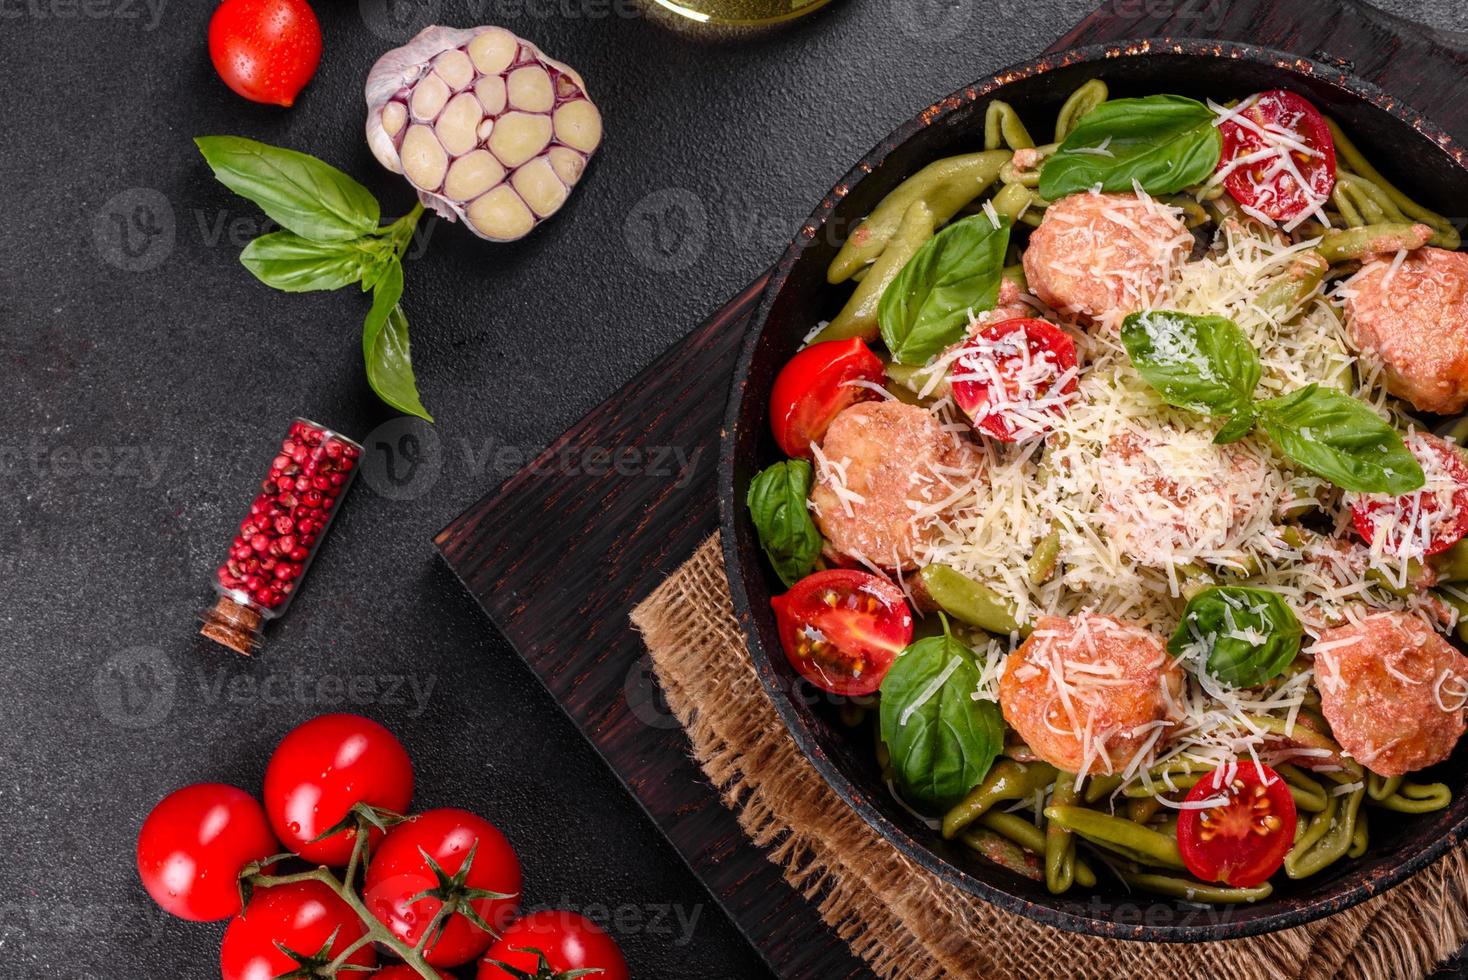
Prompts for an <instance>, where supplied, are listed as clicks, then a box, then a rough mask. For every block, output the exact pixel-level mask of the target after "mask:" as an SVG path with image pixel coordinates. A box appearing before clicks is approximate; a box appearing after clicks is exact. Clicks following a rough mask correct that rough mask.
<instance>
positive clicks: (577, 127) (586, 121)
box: [554, 99, 601, 153]
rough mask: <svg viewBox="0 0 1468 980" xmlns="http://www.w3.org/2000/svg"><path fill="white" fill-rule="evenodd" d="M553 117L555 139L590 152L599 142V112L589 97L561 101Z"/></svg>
mask: <svg viewBox="0 0 1468 980" xmlns="http://www.w3.org/2000/svg"><path fill="white" fill-rule="evenodd" d="M554 119H555V131H556V139H558V140H560V141H561V142H562V143H565V144H566V145H567V146H569V147H572V148H573V149H577V150H580V151H581V152H583V153H590V152H591V151H592V150H595V149H596V148H597V146H599V145H600V144H601V113H600V112H598V111H597V108H596V106H594V105H592V104H591V100H590V99H577V100H575V101H574V102H564V103H562V104H561V105H559V106H557V107H556V111H555V114H554Z"/></svg>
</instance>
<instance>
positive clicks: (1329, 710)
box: [1314, 612, 1468, 776]
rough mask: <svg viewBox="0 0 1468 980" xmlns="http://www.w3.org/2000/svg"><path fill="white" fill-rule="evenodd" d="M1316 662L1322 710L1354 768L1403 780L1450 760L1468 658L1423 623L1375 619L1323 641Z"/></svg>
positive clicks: (1394, 616) (1393, 616) (1467, 697)
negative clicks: (1407, 774) (1352, 760)
mask: <svg viewBox="0 0 1468 980" xmlns="http://www.w3.org/2000/svg"><path fill="white" fill-rule="evenodd" d="M1314 654H1315V686H1316V687H1318V688H1319V689H1320V710H1321V711H1322V712H1323V713H1324V714H1325V720H1326V721H1328V722H1330V727H1331V731H1332V732H1333V733H1334V735H1335V738H1336V741H1338V742H1340V743H1341V747H1342V748H1344V749H1345V750H1346V752H1347V753H1349V754H1350V755H1351V757H1352V758H1354V759H1355V760H1356V761H1357V762H1359V763H1361V764H1362V765H1363V766H1365V767H1366V768H1368V769H1370V770H1371V771H1372V772H1374V773H1378V774H1379V775H1382V776H1401V775H1404V774H1406V773H1409V772H1413V771H1414V770H1417V769H1421V768H1423V767H1425V766H1430V765H1432V764H1433V763H1436V762H1441V761H1442V760H1444V759H1446V758H1447V757H1448V756H1449V755H1451V754H1452V751H1453V746H1454V745H1456V744H1457V742H1458V737H1459V736H1460V735H1462V734H1463V706H1464V702H1465V701H1468V658H1465V657H1464V656H1463V655H1462V654H1461V653H1459V652H1458V651H1457V650H1455V649H1454V648H1453V647H1452V646H1451V645H1450V644H1449V643H1448V642H1447V641H1446V640H1444V639H1443V638H1442V637H1441V636H1439V635H1438V634H1437V632H1436V631H1434V630H1433V629H1432V627H1430V626H1428V625H1427V624H1426V623H1424V622H1423V621H1422V620H1421V619H1418V618H1417V617H1416V616H1413V615H1411V614H1409V613H1401V612H1379V613H1374V614H1372V615H1370V616H1367V617H1366V618H1365V619H1363V620H1361V621H1360V622H1359V623H1347V624H1346V625H1344V626H1338V627H1336V628H1335V629H1331V630H1326V631H1325V632H1324V633H1322V634H1320V639H1319V640H1318V641H1317V642H1316V643H1315V647H1314Z"/></svg>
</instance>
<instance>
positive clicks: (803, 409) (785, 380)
mask: <svg viewBox="0 0 1468 980" xmlns="http://www.w3.org/2000/svg"><path fill="white" fill-rule="evenodd" d="M886 380H887V372H886V371H885V370H884V369H883V368H882V362H881V360H880V359H879V358H878V357H877V355H876V354H873V353H872V352H871V351H870V350H869V349H868V348H867V345H866V344H864V343H862V341H861V338H860V337H852V338H851V339H850V340H827V341H823V342H821V343H819V344H811V345H810V346H809V347H807V348H806V349H805V350H803V351H801V352H800V353H799V354H796V355H795V356H794V357H792V358H791V359H790V363H788V364H786V365H785V366H784V367H783V368H782V369H781V370H780V374H779V375H778V376H777V377H776V378H775V387H774V388H773V389H772V390H771V392H770V428H772V429H773V430H774V432H775V441H776V442H777V443H779V444H780V449H781V451H783V452H784V453H785V455H787V456H790V457H792V458H795V459H810V458H811V451H810V444H811V443H813V442H815V443H819V442H820V441H821V440H822V439H823V438H825V435H826V429H827V428H829V427H830V425H831V420H832V419H834V418H835V417H836V416H837V415H840V414H841V412H842V410H843V409H846V408H849V407H851V406H852V405H855V404H856V403H857V402H864V401H869V400H871V399H873V398H880V397H882V396H881V395H879V394H877V393H876V392H875V391H872V390H871V389H870V388H865V387H863V386H861V385H857V384H851V382H853V381H870V382H872V383H874V384H879V385H880V384H883V383H885V382H886Z"/></svg>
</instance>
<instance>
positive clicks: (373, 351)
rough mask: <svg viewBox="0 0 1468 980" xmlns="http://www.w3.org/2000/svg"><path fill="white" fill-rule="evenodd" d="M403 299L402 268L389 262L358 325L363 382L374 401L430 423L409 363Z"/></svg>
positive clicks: (430, 420) (410, 361) (411, 364)
mask: <svg viewBox="0 0 1468 980" xmlns="http://www.w3.org/2000/svg"><path fill="white" fill-rule="evenodd" d="M402 295H403V266H402V263H401V262H393V263H392V265H390V266H389V267H388V269H387V272H386V273H385V274H384V275H383V276H382V278H381V279H379V280H378V282H377V285H376V286H375V287H374V288H373V290H372V309H371V311H369V312H368V314H367V319H366V321H365V322H364V323H363V324H362V355H363V357H364V358H365V359H366V361H367V382H368V384H370V385H372V390H373V391H375V392H377V397H378V398H381V399H382V400H383V401H385V402H387V403H388V404H389V405H391V406H392V407H393V408H396V409H397V410H398V411H400V412H406V413H408V414H409V415H416V416H418V417H419V418H422V419H426V420H428V421H429V422H432V421H433V416H432V415H429V414H428V409H426V408H424V407H423V402H422V401H421V400H420V399H419V397H418V383H417V381H416V379H415V378H414V377H413V359H412V357H411V356H410V354H409V351H408V318H407V317H406V316H404V315H403V308H402V307H401V306H399V305H398V300H399V299H401V298H402Z"/></svg>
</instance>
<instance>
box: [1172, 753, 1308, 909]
mask: <svg viewBox="0 0 1468 980" xmlns="http://www.w3.org/2000/svg"><path fill="white" fill-rule="evenodd" d="M1261 769H1262V770H1263V772H1264V779H1263V781H1262V783H1261V781H1260V778H1259V771H1260V770H1261ZM1223 774H1224V767H1222V766H1220V767H1219V768H1217V769H1215V770H1213V772H1211V773H1209V774H1208V775H1207V776H1204V777H1203V778H1202V779H1201V780H1200V781H1199V782H1198V783H1197V784H1196V785H1195V786H1193V788H1192V789H1190V790H1189V791H1188V795H1187V797H1186V802H1189V803H1197V802H1199V801H1201V800H1206V799H1209V798H1210V797H1214V796H1217V795H1218V793H1219V792H1220V791H1221V789H1222V787H1221V783H1222V780H1223ZM1234 778H1235V780H1237V781H1240V782H1242V783H1243V786H1244V788H1243V792H1245V793H1251V792H1252V791H1253V789H1254V787H1256V786H1261V785H1262V786H1264V788H1265V795H1266V797H1267V798H1268V800H1269V806H1270V809H1269V812H1270V814H1272V815H1274V816H1276V817H1278V818H1279V826H1278V827H1276V828H1275V829H1274V830H1272V831H1270V832H1269V833H1268V834H1258V833H1255V832H1253V831H1249V832H1246V833H1245V834H1244V836H1243V841H1242V843H1245V844H1248V845H1249V846H1250V847H1252V849H1253V851H1252V853H1249V852H1247V851H1245V850H1244V848H1243V847H1242V846H1240V844H1239V843H1236V842H1237V841H1238V840H1239V839H1238V838H1237V837H1228V836H1227V835H1224V834H1222V833H1220V834H1219V835H1218V836H1216V837H1214V838H1213V839H1212V840H1211V841H1210V840H1206V839H1205V836H1204V827H1203V820H1202V813H1203V811H1201V810H1196V809H1193V810H1183V811H1181V813H1180V814H1179V816H1178V824H1177V846H1178V850H1180V851H1181V852H1182V856H1183V864H1185V865H1186V866H1187V869H1188V870H1189V871H1191V872H1192V873H1193V874H1194V875H1196V876H1197V877H1199V878H1201V879H1202V880H1204V881H1215V882H1219V883H1221V884H1225V885H1229V886H1232V887H1235V888H1252V887H1254V886H1255V885H1258V884H1262V883H1263V882H1265V881H1267V880H1269V877H1270V876H1271V875H1273V874H1274V873H1275V872H1276V871H1278V870H1279V869H1280V866H1281V865H1283V864H1284V859H1285V855H1286V854H1288V853H1289V850H1290V847H1291V846H1293V844H1294V840H1295V822H1296V819H1297V813H1296V810H1295V799H1294V797H1293V796H1291V795H1290V790H1289V786H1288V785H1286V783H1285V781H1284V778H1283V777H1281V776H1280V774H1279V773H1277V772H1275V771H1274V770H1273V769H1271V768H1269V767H1268V766H1266V765H1263V764H1262V763H1260V764H1256V763H1255V762H1253V761H1252V760H1250V759H1242V760H1240V761H1239V763H1238V768H1237V770H1236V774H1235V776H1234ZM1229 795H1230V797H1232V798H1234V799H1237V797H1235V796H1234V794H1233V793H1232V792H1230V794H1229ZM1231 805H1232V804H1225V805H1223V806H1219V807H1213V808H1211V811H1212V812H1216V811H1219V810H1223V811H1225V822H1226V816H1227V811H1228V808H1229V806H1231ZM1241 852H1242V853H1241Z"/></svg>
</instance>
